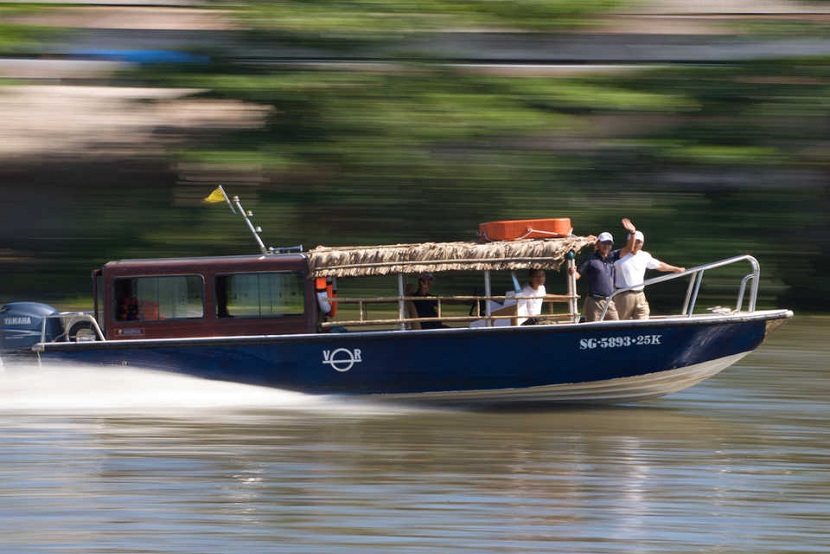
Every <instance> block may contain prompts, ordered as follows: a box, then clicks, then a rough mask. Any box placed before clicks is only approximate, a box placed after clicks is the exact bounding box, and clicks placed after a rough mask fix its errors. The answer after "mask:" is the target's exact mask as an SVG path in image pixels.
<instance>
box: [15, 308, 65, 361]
mask: <svg viewBox="0 0 830 554" xmlns="http://www.w3.org/2000/svg"><path fill="white" fill-rule="evenodd" d="M59 314H60V312H58V310H56V309H55V308H53V307H52V306H48V305H46V304H38V303H37V302H11V303H9V304H6V305H5V306H3V307H2V308H0V351H2V352H25V351H31V349H32V346H34V345H35V344H37V343H38V342H40V340H41V332H42V331H43V320H44V319H45V320H46V336H45V337H44V340H45V341H46V342H49V341H53V340H55V339H56V338H58V337H59V336H60V335H61V334H62V333H63V324H62V323H61V318H60V317H50V316H57V315H59Z"/></svg>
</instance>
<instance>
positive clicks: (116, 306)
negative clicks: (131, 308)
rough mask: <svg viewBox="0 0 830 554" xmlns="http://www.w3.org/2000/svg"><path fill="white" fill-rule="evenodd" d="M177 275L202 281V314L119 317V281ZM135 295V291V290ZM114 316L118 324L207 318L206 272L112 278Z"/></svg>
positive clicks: (200, 297)
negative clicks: (153, 317) (164, 316)
mask: <svg viewBox="0 0 830 554" xmlns="http://www.w3.org/2000/svg"><path fill="white" fill-rule="evenodd" d="M176 277H184V278H187V277H198V279H199V283H200V293H201V294H200V295H199V301H200V304H201V308H202V315H200V316H192V317H166V318H163V319H162V318H156V319H142V318H137V319H121V318H120V317H119V313H118V309H119V298H118V294H117V289H118V285H117V283H118V282H119V281H133V282H135V281H137V280H138V279H166V278H176ZM133 293H134V296H135V291H133ZM112 299H113V303H112V311H111V314H112V318H113V321H114V322H115V323H116V324H117V325H122V324H125V323H126V324H134V323H140V324H155V323H163V322H183V321H200V320H204V319H205V314H206V313H207V308H208V306H207V284H206V279H205V276H204V274H202V273H190V272H188V273H161V274H154V273H150V274H143V275H122V276H117V277H113V278H112Z"/></svg>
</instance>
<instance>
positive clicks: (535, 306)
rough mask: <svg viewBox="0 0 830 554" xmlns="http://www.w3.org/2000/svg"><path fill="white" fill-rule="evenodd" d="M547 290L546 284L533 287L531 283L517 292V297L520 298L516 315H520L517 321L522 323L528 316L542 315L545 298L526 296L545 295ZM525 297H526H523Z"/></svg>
mask: <svg viewBox="0 0 830 554" xmlns="http://www.w3.org/2000/svg"><path fill="white" fill-rule="evenodd" d="M545 294H546V292H545V285H539V288H536V289H534V288H532V287H531V286H530V285H526V286H525V288H523V289H522V290H521V291H519V292H517V293H516V298H518V299H519V300H518V306H516V315H517V316H519V317H518V320H517V322H516V323H518V324H519V325H521V324H522V323H524V322H525V321H527V320H528V318H530V317H533V316H537V315H540V314H541V313H542V302H543V301H544V299H543V298H526V297H528V296H544V295H545ZM523 297H525V298H523Z"/></svg>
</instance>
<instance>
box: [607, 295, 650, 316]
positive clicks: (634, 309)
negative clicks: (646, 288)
mask: <svg viewBox="0 0 830 554" xmlns="http://www.w3.org/2000/svg"><path fill="white" fill-rule="evenodd" d="M614 302H615V303H616V304H617V313H618V314H619V316H620V319H648V316H649V314H650V313H651V310H650V309H649V307H648V300H646V293H644V292H643V291H639V292H635V291H628V292H623V293H620V294H618V295H617V296H615V297H614Z"/></svg>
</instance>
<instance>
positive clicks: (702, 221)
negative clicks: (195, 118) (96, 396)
mask: <svg viewBox="0 0 830 554" xmlns="http://www.w3.org/2000/svg"><path fill="white" fill-rule="evenodd" d="M216 5H217V6H219V7H224V8H230V9H233V10H236V11H237V13H238V15H239V17H240V19H241V20H242V21H244V22H246V25H247V27H246V29H245V30H241V31H239V32H238V33H237V34H236V40H237V41H238V42H237V43H235V44H234V45H233V48H230V47H226V45H223V44H217V45H213V46H211V47H210V48H209V49H208V50H209V54H210V56H211V59H212V62H211V63H210V64H205V65H186V66H184V65H169V66H165V65H152V66H144V67H142V68H140V69H137V70H134V71H131V72H129V73H125V74H121V75H119V76H118V79H119V81H120V82H122V83H123V82H127V83H141V84H148V85H152V86H160V87H190V88H195V89H198V90H199V91H200V92H198V93H197V95H199V96H202V97H208V98H222V99H233V100H240V101H243V102H249V103H255V104H258V105H265V106H268V107H269V111H268V115H267V117H266V118H265V119H264V121H263V123H262V125H261V126H260V127H259V128H256V129H248V130H244V131H234V132H225V133H213V134H206V135H204V136H200V137H195V138H193V139H192V140H191V141H190V142H189V143H188V144H187V145H186V146H185V147H184V148H182V149H180V150H179V151H177V152H175V153H174V158H175V159H176V160H178V161H181V162H185V163H187V164H194V165H197V166H198V167H199V168H200V171H201V174H202V175H205V174H207V175H211V174H212V175H215V176H216V180H205V182H204V188H203V189H199V193H200V194H207V193H208V192H209V191H210V189H211V188H212V186H213V185H214V184H217V183H218V182H219V180H220V179H222V176H223V175H225V174H227V169H228V168H233V170H234V173H235V174H243V175H247V176H249V177H250V178H243V179H240V180H239V183H238V185H235V184H234V182H233V180H231V181H227V180H225V181H223V182H225V183H226V184H228V185H229V186H228V188H229V190H230V192H231V193H238V194H240V195H241V196H242V197H243V200H244V201H245V203H246V206H247V207H250V208H252V209H254V210H255V211H256V214H257V221H258V222H260V223H261V224H262V225H263V227H264V228H265V233H264V236H265V237H266V238H267V239H271V240H270V241H269V242H270V243H271V244H274V243H276V244H298V243H304V244H305V245H306V246H314V245H317V244H327V245H335V244H351V243H355V244H377V243H386V242H404V241H427V240H459V239H474V238H475V233H476V230H477V224H478V223H479V222H481V221H488V220H495V219H519V218H526V217H527V218H532V217H546V216H547V217H550V216H570V217H572V218H573V220H574V222H575V231H576V232H577V233H579V234H591V233H593V234H596V233H598V232H600V231H603V230H610V231H612V232H613V233H614V234H615V236H616V238H617V243H618V244H621V243H622V241H623V239H624V236H623V232H622V229H621V228H620V226H619V219H620V217H622V216H628V217H630V218H632V219H633V220H634V221H635V222H636V223H637V225H638V227H640V228H641V229H643V230H644V231H645V232H646V235H647V245H646V248H647V250H649V251H651V252H652V253H653V254H654V255H655V256H657V257H659V258H662V259H664V260H666V261H667V262H669V263H672V264H675V265H683V266H686V267H691V266H694V265H697V264H700V263H705V262H708V261H712V260H715V259H719V258H724V257H728V256H732V255H735V254H739V253H744V252H748V253H752V254H754V255H756V256H757V257H758V258H759V259H760V260H761V263H762V267H763V270H764V282H763V286H762V292H763V293H764V297H763V303H764V304H765V305H776V304H777V305H787V306H791V307H795V308H798V309H806V310H811V311H820V310H827V309H828V308H830V279H828V278H827V275H828V271H830V267H828V264H827V259H828V254H830V252H828V246H830V237H828V229H830V225H828V217H830V216H828V214H830V205H828V204H830V202H829V201H830V194H828V188H830V185H829V184H828V183H830V179H828V159H830V156H828V154H830V143H828V140H827V137H828V136H829V135H828V128H827V122H828V121H830V102H829V101H828V98H830V94H828V93H830V69H828V68H830V65H829V64H828V63H827V62H828V60H827V59H825V58H806V59H781V60H775V61H746V62H733V63H724V64H715V65H707V64H696V65H693V64H689V65H682V66H664V67H659V68H647V67H644V68H642V69H640V70H632V71H629V72H628V73H618V72H615V73H610V74H602V73H597V74H593V75H590V74H589V75H585V76H574V75H565V76H540V75H528V74H526V73H523V74H515V75H512V74H511V75H506V74H504V73H495V72H492V71H486V70H482V69H480V68H479V69H474V68H469V67H463V66H450V65H447V64H444V63H442V62H441V60H440V59H434V60H428V59H425V58H422V59H421V61H419V62H417V63H414V62H404V61H401V60H400V59H396V60H391V61H390V62H389V63H388V64H385V65H382V66H381V67H378V66H374V67H361V66H354V65H352V66H331V65H329V66H326V65H318V66H306V67H300V66H297V65H292V66H289V65H285V64H282V65H281V64H278V63H270V62H268V61H267V60H262V61H257V60H256V59H249V58H244V59H243V58H239V57H238V56H236V53H238V52H239V51H246V50H250V51H254V50H256V49H262V48H263V47H267V46H268V44H269V43H270V42H271V41H280V43H281V44H284V43H285V42H286V41H287V42H288V43H289V44H291V43H296V44H308V43H310V42H315V43H322V44H325V45H326V46H327V47H330V48H332V49H333V50H332V52H334V53H337V52H342V51H343V50H345V49H348V48H350V47H351V46H353V45H354V44H355V43H356V42H361V41H363V42H372V41H374V42H376V43H377V44H391V45H393V46H394V45H395V44H397V42H396V41H398V40H399V39H400V35H401V32H404V31H406V32H410V31H412V32H416V31H423V30H435V29H443V28H447V27H451V28H454V29H455V28H468V29H469V28H476V27H478V26H484V27H502V28H503V27H508V28H516V27H519V28H524V29H531V30H537V29H544V30H560V29H562V28H565V27H572V26H573V25H574V24H576V23H579V24H580V25H581V24H587V23H589V22H590V18H589V16H590V15H592V14H596V13H602V10H604V9H606V8H607V7H608V6H610V5H612V4H609V3H604V2H591V3H587V2H519V3H516V2H499V1H494V2H466V3H452V2H441V1H433V2H418V3H411V2H370V1H353V2H338V3H328V2H279V3H272V2H264V1H263V2H254V1H249V2H241V3H240V2H236V3H233V4H227V5H226V4H221V3H219V4H216ZM415 8H418V9H415ZM508 8H510V9H508ZM563 14H564V15H563ZM240 44H241V45H242V46H241V47H240ZM206 48H207V47H206ZM447 57H449V58H451V57H452V52H448V53H447ZM107 167H108V166H107ZM103 173H104V172H103V171H102V175H100V176H99V181H100V182H99V184H98V185H95V186H89V187H86V188H84V189H83V190H80V191H78V190H73V191H71V192H70V191H62V190H56V191H55V197H53V198H52V199H50V200H51V201H54V198H64V199H66V203H67V205H68V206H69V208H68V209H66V210H65V211H64V212H62V213H61V220H62V222H63V223H62V225H63V227H62V230H61V233H62V234H63V235H64V236H84V235H83V233H85V232H87V231H89V233H90V234H89V237H88V238H89V241H88V242H84V243H82V244H75V245H74V247H73V250H72V251H71V252H72V257H71V262H70V257H69V256H67V257H66V260H65V261H66V263H67V264H69V263H72V264H73V265H81V262H89V261H90V260H94V261H95V263H103V262H104V261H106V260H107V259H110V258H118V257H130V256H162V255H180V254H194V253H198V254H220V253H238V252H240V251H251V250H252V248H251V247H252V245H253V243H252V241H251V240H250V238H249V237H247V236H246V234H245V232H244V230H243V229H242V227H241V224H240V223H239V222H238V221H237V220H236V219H235V218H234V217H233V216H231V215H229V214H227V213H226V212H225V211H224V210H221V209H218V208H209V207H201V206H198V203H197V199H195V200H194V199H191V200H193V201H191V202H184V203H181V202H179V203H177V202H176V200H175V199H176V198H178V196H179V195H180V194H181V191H182V190H185V189H186V190H187V191H191V190H195V189H193V187H184V186H183V185H182V184H181V182H180V179H181V175H179V176H176V175H165V176H164V178H163V179H157V180H156V181H155V182H154V183H153V184H152V185H149V184H144V183H145V182H146V181H142V180H141V179H142V175H144V173H142V172H140V171H139V172H137V173H135V174H128V175H125V176H124V178H123V179H121V180H118V179H114V178H112V177H111V176H110V179H109V182H111V183H112V182H117V183H118V185H117V186H116V187H115V188H113V187H112V186H110V187H109V188H108V187H107V184H106V183H107V182H108V181H107V177H108V176H107V175H105V174H103ZM144 178H146V175H145V176H144ZM251 183H254V184H253V185H252V184H251ZM70 194H71V195H72V196H71V200H69V195H70ZM188 194H192V193H190V192H188ZM83 199H88V200H90V201H91V203H92V205H93V206H96V207H101V206H106V213H105V214H103V215H102V213H101V212H100V211H93V210H89V209H87V208H88V204H85V202H84V200H83ZM64 207H66V206H64ZM70 221H72V222H73V223H69V222H70ZM147 221H152V225H147ZM70 226H71V227H72V228H71V229H67V228H68V227H70ZM91 229H94V233H92V232H91V231H90V230H91ZM93 236H94V237H101V238H100V239H97V238H93ZM38 240H41V239H38ZM36 242H37V241H35V243H31V244H30V243H26V242H25V241H19V240H18V242H15V243H13V245H12V248H11V250H12V251H14V252H25V251H32V252H34V251H37V248H38V247H39V246H38V244H36ZM27 249H29V250H27ZM55 255H56V254H55ZM47 259H49V260H51V261H50V263H49V264H46V263H40V262H39V261H38V260H35V261H34V262H33V263H36V264H38V267H42V268H44V270H49V269H48V268H52V267H54V263H53V262H54V260H55V259H56V258H55V257H54V256H53V257H51V258H47ZM73 269H77V268H75V267H73ZM741 269H742V270H743V269H745V268H741ZM65 270H66V267H63V268H62V269H60V270H58V269H55V271H65ZM50 271H51V270H50ZM741 274H742V273H741ZM21 275H22V274H21ZM734 277H735V275H733V274H732V273H730V272H729V271H726V272H725V273H724V275H723V277H722V278H720V279H719V278H717V277H716V278H715V279H713V280H712V281H707V282H709V283H710V285H709V286H710V287H711V290H710V291H709V292H710V293H711V294H712V295H713V296H714V297H716V298H723V299H729V298H731V297H733V296H734V290H735V288H736V286H735V284H736V283H737V280H736V279H735V278H734ZM21 279H24V277H22V276H21ZM43 279H44V281H43V283H42V285H43V288H44V289H47V288H49V287H50V286H51V287H52V288H54V278H52V280H51V282H50V279H49V276H48V275H44V276H43ZM47 283H48V284H47ZM32 284H33V283H32V281H29V285H30V287H31V285H32ZM20 285H21V287H22V286H23V282H22V281H21V283H20ZM69 288H70V289H71V290H69V291H67V292H73V291H74V290H77V289H72V287H69ZM682 290H684V285H678V286H674V287H673V286H668V288H667V289H666V290H665V291H664V292H663V289H661V290H660V291H655V292H654V293H653V299H654V301H655V304H657V305H658V306H659V305H671V306H674V305H675V304H676V301H675V300H674V298H672V296H675V297H676V295H677V294H678V292H681V293H682ZM724 301H727V300H724Z"/></svg>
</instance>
